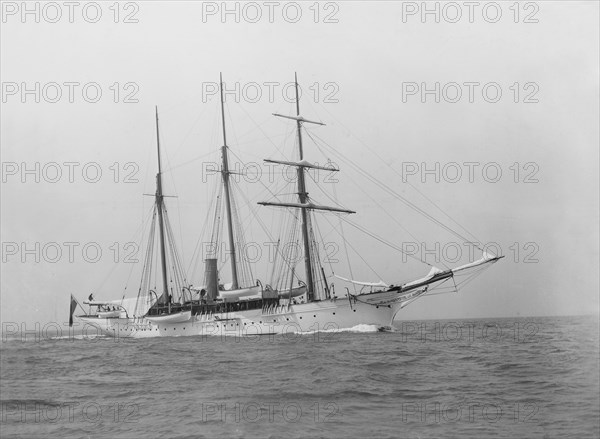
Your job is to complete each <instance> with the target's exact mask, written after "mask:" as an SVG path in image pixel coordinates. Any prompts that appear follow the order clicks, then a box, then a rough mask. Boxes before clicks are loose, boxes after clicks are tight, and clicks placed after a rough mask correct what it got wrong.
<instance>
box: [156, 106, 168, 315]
mask: <svg viewBox="0 0 600 439" xmlns="http://www.w3.org/2000/svg"><path fill="white" fill-rule="evenodd" d="M156 148H157V151H158V174H156V197H155V198H156V209H157V210H158V225H159V233H160V264H161V269H162V279H163V294H162V296H161V298H160V302H161V303H168V301H169V286H168V282H167V257H166V253H165V232H164V229H165V227H164V219H163V204H164V196H163V191H162V167H161V162H160V135H159V131H158V107H156Z"/></svg>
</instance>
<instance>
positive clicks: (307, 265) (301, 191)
mask: <svg viewBox="0 0 600 439" xmlns="http://www.w3.org/2000/svg"><path fill="white" fill-rule="evenodd" d="M294 85H295V89H296V116H297V119H296V130H297V131H298V152H299V153H300V161H302V160H304V151H303V148H302V121H301V120H300V96H299V94H298V75H297V74H296V73H295V72H294ZM298 197H299V199H300V204H303V205H304V204H306V203H307V201H308V193H307V192H306V182H305V181H304V167H303V166H298ZM300 210H301V213H302V239H303V241H304V270H305V272H306V286H307V287H308V301H309V302H312V301H313V300H314V297H315V284H314V280H313V273H312V261H311V252H310V239H309V235H308V209H307V208H306V207H301V209H300Z"/></svg>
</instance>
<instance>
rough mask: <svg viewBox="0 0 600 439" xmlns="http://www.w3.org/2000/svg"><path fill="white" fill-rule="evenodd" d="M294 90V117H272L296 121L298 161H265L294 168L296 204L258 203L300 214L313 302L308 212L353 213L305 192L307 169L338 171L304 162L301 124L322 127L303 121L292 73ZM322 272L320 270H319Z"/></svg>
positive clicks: (308, 289) (308, 285)
mask: <svg viewBox="0 0 600 439" xmlns="http://www.w3.org/2000/svg"><path fill="white" fill-rule="evenodd" d="M294 89H295V92H296V116H295V117H294V116H285V115H283V114H277V113H274V114H273V115H274V116H278V117H283V118H286V119H292V120H295V121H296V131H297V136H298V154H299V161H298V162H291V161H280V160H265V161H266V162H269V163H279V164H284V165H288V166H296V167H297V173H298V201H299V202H298V203H279V202H277V203H273V202H260V203H258V204H261V205H263V206H278V207H292V208H298V209H300V212H301V220H302V224H301V228H302V241H303V246H304V270H305V276H306V287H307V296H308V297H307V299H308V301H309V302H312V301H314V300H315V291H316V285H315V280H314V279H315V275H314V272H313V259H314V258H313V255H312V250H311V241H312V240H311V234H310V215H309V214H310V211H311V210H324V211H331V212H341V213H355V212H354V211H352V210H347V209H342V208H339V207H329V206H319V205H316V204H314V203H313V202H312V201H311V200H310V198H309V196H308V192H307V190H306V179H305V176H306V174H305V170H306V169H307V168H309V169H323V170H328V171H338V169H335V168H333V167H323V166H318V165H314V164H312V163H310V162H308V161H306V160H304V148H303V145H302V124H303V123H312V124H316V125H324V124H323V123H321V122H315V121H311V120H307V119H304V118H303V117H302V116H301V115H300V94H299V92H298V75H297V74H296V73H294ZM321 271H322V270H321Z"/></svg>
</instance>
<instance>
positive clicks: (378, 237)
mask: <svg viewBox="0 0 600 439" xmlns="http://www.w3.org/2000/svg"><path fill="white" fill-rule="evenodd" d="M339 217H340V218H341V219H342V221H345V222H347V223H348V224H350V225H351V226H352V227H354V228H356V229H358V230H360V231H361V232H363V233H366V234H367V235H369V236H370V237H371V238H374V239H376V240H377V241H379V242H381V243H382V244H385V245H387V246H388V247H391V248H393V249H394V250H397V251H399V252H400V253H403V254H405V255H406V256H409V257H411V258H413V259H414V260H416V261H419V262H422V263H423V264H426V265H429V266H430V267H433V265H431V264H430V263H429V262H426V261H424V260H422V259H421V258H418V257H416V256H414V255H411V254H410V253H406V252H405V251H404V250H402V249H401V248H399V247H398V246H397V245H395V244H393V243H392V242H388V241H386V240H385V239H383V238H381V237H380V236H378V235H376V234H375V233H372V232H369V231H368V230H367V229H366V228H364V227H363V226H361V225H359V224H356V223H354V222H353V221H350V220H349V219H348V218H344V217H342V216H341V215H339Z"/></svg>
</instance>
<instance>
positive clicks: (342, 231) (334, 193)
mask: <svg viewBox="0 0 600 439" xmlns="http://www.w3.org/2000/svg"><path fill="white" fill-rule="evenodd" d="M333 195H334V197H335V198H336V199H337V187H336V185H335V184H334V185H333ZM338 224H339V227H340V231H341V235H342V242H343V243H344V253H346V263H347V264H348V270H349V271H350V278H351V279H354V273H353V272H352V264H351V263H350V254H349V253H348V243H347V242H346V236H345V234H344V224H343V223H342V220H341V219H339V218H338ZM380 279H381V277H380ZM352 287H353V289H354V293H355V294H356V293H357V291H356V288H357V287H356V284H355V283H353V284H352Z"/></svg>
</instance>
